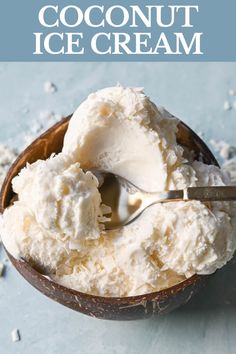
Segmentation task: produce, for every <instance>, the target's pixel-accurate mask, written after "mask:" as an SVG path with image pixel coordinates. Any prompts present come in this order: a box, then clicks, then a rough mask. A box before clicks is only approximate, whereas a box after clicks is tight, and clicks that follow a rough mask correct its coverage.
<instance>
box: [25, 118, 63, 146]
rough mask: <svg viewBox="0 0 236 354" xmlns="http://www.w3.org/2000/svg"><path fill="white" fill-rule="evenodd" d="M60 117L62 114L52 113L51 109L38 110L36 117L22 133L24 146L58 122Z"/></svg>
mask: <svg viewBox="0 0 236 354" xmlns="http://www.w3.org/2000/svg"><path fill="white" fill-rule="evenodd" d="M61 118H62V116H61V115H60V114H57V113H54V112H52V111H41V112H39V115H38V118H37V119H35V120H34V121H33V122H32V124H31V126H30V128H29V130H28V131H27V132H26V133H25V135H24V143H25V146H24V147H27V146H28V145H29V144H31V143H32V142H33V141H34V140H35V139H36V138H37V137H38V136H39V135H41V134H42V133H44V132H45V131H46V130H47V129H49V128H50V127H51V126H53V125H54V124H56V123H57V122H59V121H60V120H61Z"/></svg>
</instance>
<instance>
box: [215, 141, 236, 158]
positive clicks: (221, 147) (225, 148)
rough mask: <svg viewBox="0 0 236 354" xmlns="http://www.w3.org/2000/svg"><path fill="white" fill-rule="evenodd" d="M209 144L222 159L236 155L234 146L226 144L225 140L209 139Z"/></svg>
mask: <svg viewBox="0 0 236 354" xmlns="http://www.w3.org/2000/svg"><path fill="white" fill-rule="evenodd" d="M210 144H211V145H212V146H213V148H214V150H215V151H217V152H218V153H219V155H220V157H222V159H224V160H229V159H231V158H232V157H234V156H235V155H236V148H235V146H232V145H230V144H228V143H227V142H226V141H223V140H220V141H216V140H214V139H211V140H210Z"/></svg>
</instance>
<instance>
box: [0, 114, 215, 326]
mask: <svg viewBox="0 0 236 354" xmlns="http://www.w3.org/2000/svg"><path fill="white" fill-rule="evenodd" d="M69 119H70V117H67V118H65V119H63V120H62V121H60V122H59V123H58V124H56V125H55V126H53V127H52V128H50V129H49V130H48V131H47V132H45V133H44V134H43V135H41V136H40V137H39V138H38V139H36V140H35V141H34V142H33V143H32V144H31V145H30V146H29V147H28V148H27V149H26V150H25V151H24V152H23V153H22V154H21V155H20V156H19V157H18V158H17V160H16V161H15V162H14V164H13V165H12V167H11V168H10V170H9V172H8V175H7V177H6V179H5V181H4V183H3V186H2V190H1V195H0V212H3V211H4V209H5V208H7V207H8V206H9V205H10V203H11V200H12V198H13V197H14V193H13V191H12V186H11V181H12V179H13V178H14V177H15V176H16V175H17V174H18V173H19V172H20V170H21V169H22V168H23V167H24V166H25V165H26V163H27V162H29V163H33V162H35V161H36V160H38V159H46V158H48V157H49V156H50V155H51V154H52V153H58V152H60V151H61V149H62V145H63V139H64V135H65V132H66V130H67V127H68V123H69ZM177 137H178V143H179V144H181V145H183V146H186V147H188V148H189V149H190V150H193V151H194V155H195V158H196V159H201V160H203V161H204V162H205V163H207V164H215V165H218V164H217V161H216V159H215V158H214V156H213V155H212V153H211V152H210V150H209V149H208V147H207V146H206V145H205V143H204V142H203V141H202V140H201V139H200V138H199V137H198V136H197V135H196V134H195V133H194V132H193V131H192V130H191V129H190V128H189V127H187V126H186V125H185V124H184V123H182V122H180V123H179V131H178V135H177ZM10 236H11V235H9V237H10ZM8 256H9V258H10V260H11V262H12V263H13V265H14V266H15V268H16V269H17V270H18V271H19V273H21V274H22V276H23V277H24V278H25V279H26V280H27V281H28V282H29V283H31V284H32V285H33V286H34V287H35V288H36V289H38V290H39V291H40V292H42V293H43V294H44V295H46V296H48V297H50V298H51V299H53V300H55V301H57V302H59V303H61V304H63V305H65V306H67V307H69V308H72V309H73V310H76V311H79V312H82V313H84V314H87V315H90V316H92V317H97V318H101V319H110V320H134V319H144V318H148V317H151V316H153V315H161V314H165V313H168V312H170V311H172V310H173V309H175V308H177V307H179V306H180V305H182V304H184V303H186V302H188V301H189V300H190V299H191V298H192V296H193V295H194V294H195V293H196V292H197V290H198V289H199V288H200V287H201V286H202V285H203V284H204V283H205V282H206V280H207V279H208V277H209V276H203V275H201V276H200V275H193V276H192V277H190V278H189V279H186V280H184V281H182V282H181V283H179V284H177V285H175V286H172V287H170V288H167V289H164V290H161V291H156V292H152V293H149V294H142V295H137V296H129V297H104V296H94V295H89V294H85V293H82V292H80V291H76V290H73V289H69V288H66V287H64V286H62V285H59V284H57V283H55V282H54V281H52V280H51V279H49V278H48V277H46V276H44V275H42V274H41V273H40V272H39V271H37V270H36V269H34V268H33V266H32V265H30V264H29V263H27V262H25V261H24V260H21V259H16V258H14V257H13V256H12V255H10V254H9V253H8Z"/></svg>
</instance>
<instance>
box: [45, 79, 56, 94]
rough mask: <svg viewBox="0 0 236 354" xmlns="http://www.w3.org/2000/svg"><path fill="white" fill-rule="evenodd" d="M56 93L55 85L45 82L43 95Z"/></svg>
mask: <svg viewBox="0 0 236 354" xmlns="http://www.w3.org/2000/svg"><path fill="white" fill-rule="evenodd" d="M56 91H57V87H56V85H55V84H54V83H53V82H51V81H46V82H45V83H44V92H45V93H49V94H51V93H55V92H56Z"/></svg>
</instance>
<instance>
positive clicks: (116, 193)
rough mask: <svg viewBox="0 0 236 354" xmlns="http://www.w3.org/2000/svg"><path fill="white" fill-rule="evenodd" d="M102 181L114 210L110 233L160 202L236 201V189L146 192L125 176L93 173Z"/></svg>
mask: <svg viewBox="0 0 236 354" xmlns="http://www.w3.org/2000/svg"><path fill="white" fill-rule="evenodd" d="M92 172H93V174H95V175H96V177H97V178H98V180H99V185H100V187H99V191H100V193H101V197H102V201H103V203H104V204H106V205H108V206H110V207H111V210H112V213H111V216H109V217H110V221H108V222H106V223H105V229H106V230H114V229H118V228H120V227H122V226H125V225H128V224H130V223H131V222H133V221H134V220H135V219H136V218H137V217H138V216H139V215H140V214H141V213H142V212H143V211H144V210H145V209H147V208H148V207H149V206H151V205H153V204H156V203H167V202H174V201H175V202H176V201H179V200H182V201H187V200H200V201H202V202H212V201H233V200H236V186H235V187H232V186H217V187H189V188H186V189H183V190H171V191H165V192H158V193H150V192H146V191H144V190H142V189H140V188H138V187H137V186H135V185H133V184H132V183H131V182H129V181H127V180H126V179H125V178H123V177H121V176H117V175H115V174H112V173H106V172H104V171H98V170H93V171H92Z"/></svg>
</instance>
